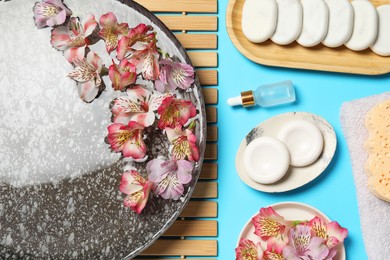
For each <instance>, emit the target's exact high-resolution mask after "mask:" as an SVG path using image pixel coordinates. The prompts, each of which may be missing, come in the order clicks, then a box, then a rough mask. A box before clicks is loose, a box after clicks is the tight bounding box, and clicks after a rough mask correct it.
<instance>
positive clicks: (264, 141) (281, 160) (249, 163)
mask: <svg viewBox="0 0 390 260" xmlns="http://www.w3.org/2000/svg"><path fill="white" fill-rule="evenodd" d="M243 162H244V168H245V171H246V173H247V175H248V176H249V178H251V179H252V180H253V181H255V182H257V183H262V184H270V183H274V182H276V181H278V180H280V179H281V178H282V177H283V176H284V175H285V174H286V172H287V170H288V168H289V165H290V155H289V153H288V150H287V148H286V146H285V145H284V144H283V143H282V142H280V141H279V140H278V139H276V138H274V137H259V138H256V139H255V140H253V141H252V142H250V143H249V144H248V146H247V147H246V148H245V151H244V158H243Z"/></svg>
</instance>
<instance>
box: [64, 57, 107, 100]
mask: <svg viewBox="0 0 390 260" xmlns="http://www.w3.org/2000/svg"><path fill="white" fill-rule="evenodd" d="M73 63H74V65H75V66H76V68H75V69H74V71H72V72H71V73H69V75H68V76H69V77H70V78H71V79H73V80H75V81H76V82H77V85H78V86H79V94H80V97H81V99H82V100H84V101H85V102H92V101H93V100H94V99H95V98H96V96H97V95H98V94H99V92H100V91H101V90H102V79H101V78H100V72H101V71H102V67H103V62H102V60H101V59H100V57H99V56H98V55H97V54H96V53H94V52H92V51H90V52H89V53H88V54H87V58H82V59H80V58H75V59H74V60H73Z"/></svg>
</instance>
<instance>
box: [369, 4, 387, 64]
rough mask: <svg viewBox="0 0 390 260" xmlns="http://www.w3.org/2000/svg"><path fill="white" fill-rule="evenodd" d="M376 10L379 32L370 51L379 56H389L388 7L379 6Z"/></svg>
mask: <svg viewBox="0 0 390 260" xmlns="http://www.w3.org/2000/svg"><path fill="white" fill-rule="evenodd" d="M376 10H377V11H378V17H379V30H378V37H377V39H376V41H375V43H374V45H372V47H371V50H372V51H373V52H375V53H376V54H378V55H381V56H390V5H381V6H379V7H378V8H377V9H376Z"/></svg>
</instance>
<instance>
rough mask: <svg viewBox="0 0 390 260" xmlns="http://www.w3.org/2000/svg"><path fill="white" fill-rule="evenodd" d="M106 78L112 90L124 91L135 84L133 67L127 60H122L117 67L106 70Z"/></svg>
mask: <svg viewBox="0 0 390 260" xmlns="http://www.w3.org/2000/svg"><path fill="white" fill-rule="evenodd" d="M108 76H109V77H110V80H111V82H112V87H113V88H114V90H120V91H124V90H126V88H127V87H128V86H130V85H132V84H134V83H135V81H136V80H137V73H136V69H135V66H134V65H133V64H131V63H130V62H128V61H127V60H122V61H121V62H120V63H119V65H117V64H115V62H114V60H113V61H112V65H111V66H110V67H109V68H108Z"/></svg>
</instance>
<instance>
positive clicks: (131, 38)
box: [117, 23, 156, 60]
mask: <svg viewBox="0 0 390 260" xmlns="http://www.w3.org/2000/svg"><path fill="white" fill-rule="evenodd" d="M152 30H153V27H152V26H150V25H146V24H143V23H141V24H139V25H137V26H136V27H134V28H132V29H131V30H130V31H129V33H128V34H127V35H126V36H125V37H122V38H121V39H120V40H119V42H118V47H117V58H118V60H122V59H124V58H125V56H126V55H127V54H128V53H129V52H130V53H131V52H133V51H136V50H143V49H145V48H147V47H150V48H153V49H156V34H155V33H153V32H151V31H152Z"/></svg>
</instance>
